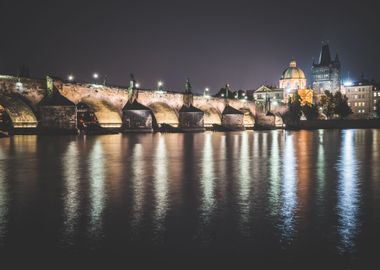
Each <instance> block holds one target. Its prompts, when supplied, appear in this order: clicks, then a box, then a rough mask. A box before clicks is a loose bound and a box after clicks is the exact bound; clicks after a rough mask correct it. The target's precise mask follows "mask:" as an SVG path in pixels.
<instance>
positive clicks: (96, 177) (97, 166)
mask: <svg viewBox="0 0 380 270" xmlns="http://www.w3.org/2000/svg"><path fill="white" fill-rule="evenodd" d="M88 162H89V163H88V171H89V177H90V178H89V182H90V227H89V233H90V237H94V238H95V239H97V238H99V237H101V236H102V230H103V219H102V215H103V209H104V204H105V199H106V194H105V192H106V191H105V170H106V169H105V167H104V162H105V160H104V153H103V146H102V143H101V141H100V140H97V141H96V142H95V144H94V145H93V146H92V149H91V152H90V156H89V160H88Z"/></svg>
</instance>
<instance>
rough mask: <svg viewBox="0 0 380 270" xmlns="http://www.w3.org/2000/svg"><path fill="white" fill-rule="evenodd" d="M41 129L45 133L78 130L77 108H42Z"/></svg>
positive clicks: (40, 109)
mask: <svg viewBox="0 0 380 270" xmlns="http://www.w3.org/2000/svg"><path fill="white" fill-rule="evenodd" d="M39 116H40V123H39V127H40V128H41V129H42V130H43V131H47V130H51V131H60V130H61V131H63V130H65V131H75V130H77V108H76V107H73V106H42V107H40V108H39Z"/></svg>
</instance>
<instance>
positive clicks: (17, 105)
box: [0, 94, 38, 129]
mask: <svg viewBox="0 0 380 270" xmlns="http://www.w3.org/2000/svg"><path fill="white" fill-rule="evenodd" d="M0 113H1V119H3V120H2V121H5V122H4V124H5V125H4V128H8V129H30V128H37V124H38V121H37V117H36V115H35V114H34V112H33V110H32V109H31V108H30V107H29V106H28V105H27V104H26V103H25V102H24V101H22V100H21V99H20V98H18V97H17V96H15V95H13V94H9V95H0Z"/></svg>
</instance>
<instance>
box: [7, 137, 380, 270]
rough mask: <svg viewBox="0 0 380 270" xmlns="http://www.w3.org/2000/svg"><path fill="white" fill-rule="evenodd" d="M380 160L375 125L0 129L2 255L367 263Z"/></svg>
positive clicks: (376, 235)
mask: <svg viewBox="0 0 380 270" xmlns="http://www.w3.org/2000/svg"><path fill="white" fill-rule="evenodd" d="M379 165H380V130H325V131H323V130H317V131H297V132H296V131H283V130H277V131H267V132H266V131H262V132H255V131H246V132H236V133H212V132H206V133H200V134H160V133H157V134H146V135H142V134H141V135H110V136H87V137H86V136H79V137H74V136H73V137H71V136H57V137H48V136H46V137H45V136H39V137H38V136H15V137H11V138H5V139H0V259H1V260H0V265H1V264H5V263H7V264H13V265H18V264H22V263H27V264H29V265H31V264H34V263H38V264H39V265H45V266H48V265H49V264H50V263H54V265H56V266H57V265H58V264H57V263H56V262H60V264H61V263H63V264H67V265H68V266H69V265H72V264H77V263H82V264H84V265H87V266H89V265H101V264H106V265H108V266H110V265H112V264H116V263H118V264H120V263H121V264H122V265H124V266H125V267H124V268H128V267H132V266H133V267H136V266H140V267H143V266H144V267H145V266H146V267H147V266H151V265H153V266H157V267H158V266H161V265H168V266H173V268H176V269H183V268H185V267H194V268H195V269H199V268H203V267H204V266H207V267H208V266H210V267H211V268H212V267H213V266H219V267H221V266H225V267H226V268H230V269H231V268H235V269H240V268H243V266H246V265H250V266H260V268H259V269H265V268H266V269H267V268H268V267H274V268H276V269H278V268H282V269H283V268H285V267H286V268H287V267H288V266H289V267H299V268H303V269H311V268H314V267H315V268H318V267H324V268H325V269H331V268H332V267H334V268H335V269H351V268H361V269H363V267H364V266H366V267H367V266H369V265H370V264H372V263H374V262H378V260H379V255H380V252H379V250H380V249H379V248H378V243H380V209H379V208H380V167H379ZM113 268H114V267H109V269H113ZM194 268H193V269H194ZM211 268H210V269H211ZM4 269H5V268H4ZM51 269H54V268H51ZM133 269H135V268H133ZM150 269H151V268H150Z"/></svg>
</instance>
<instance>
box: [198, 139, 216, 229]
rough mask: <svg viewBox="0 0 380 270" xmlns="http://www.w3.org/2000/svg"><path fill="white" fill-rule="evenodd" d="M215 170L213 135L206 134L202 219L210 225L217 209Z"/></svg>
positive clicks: (202, 177) (202, 178)
mask: <svg viewBox="0 0 380 270" xmlns="http://www.w3.org/2000/svg"><path fill="white" fill-rule="evenodd" d="M214 181H215V168H214V153H213V147H212V133H206V134H205V140H204V147H203V155H202V176H201V185H202V202H201V209H202V218H203V223H208V221H209V218H210V215H211V214H212V211H213V210H214V207H215V182H214Z"/></svg>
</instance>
